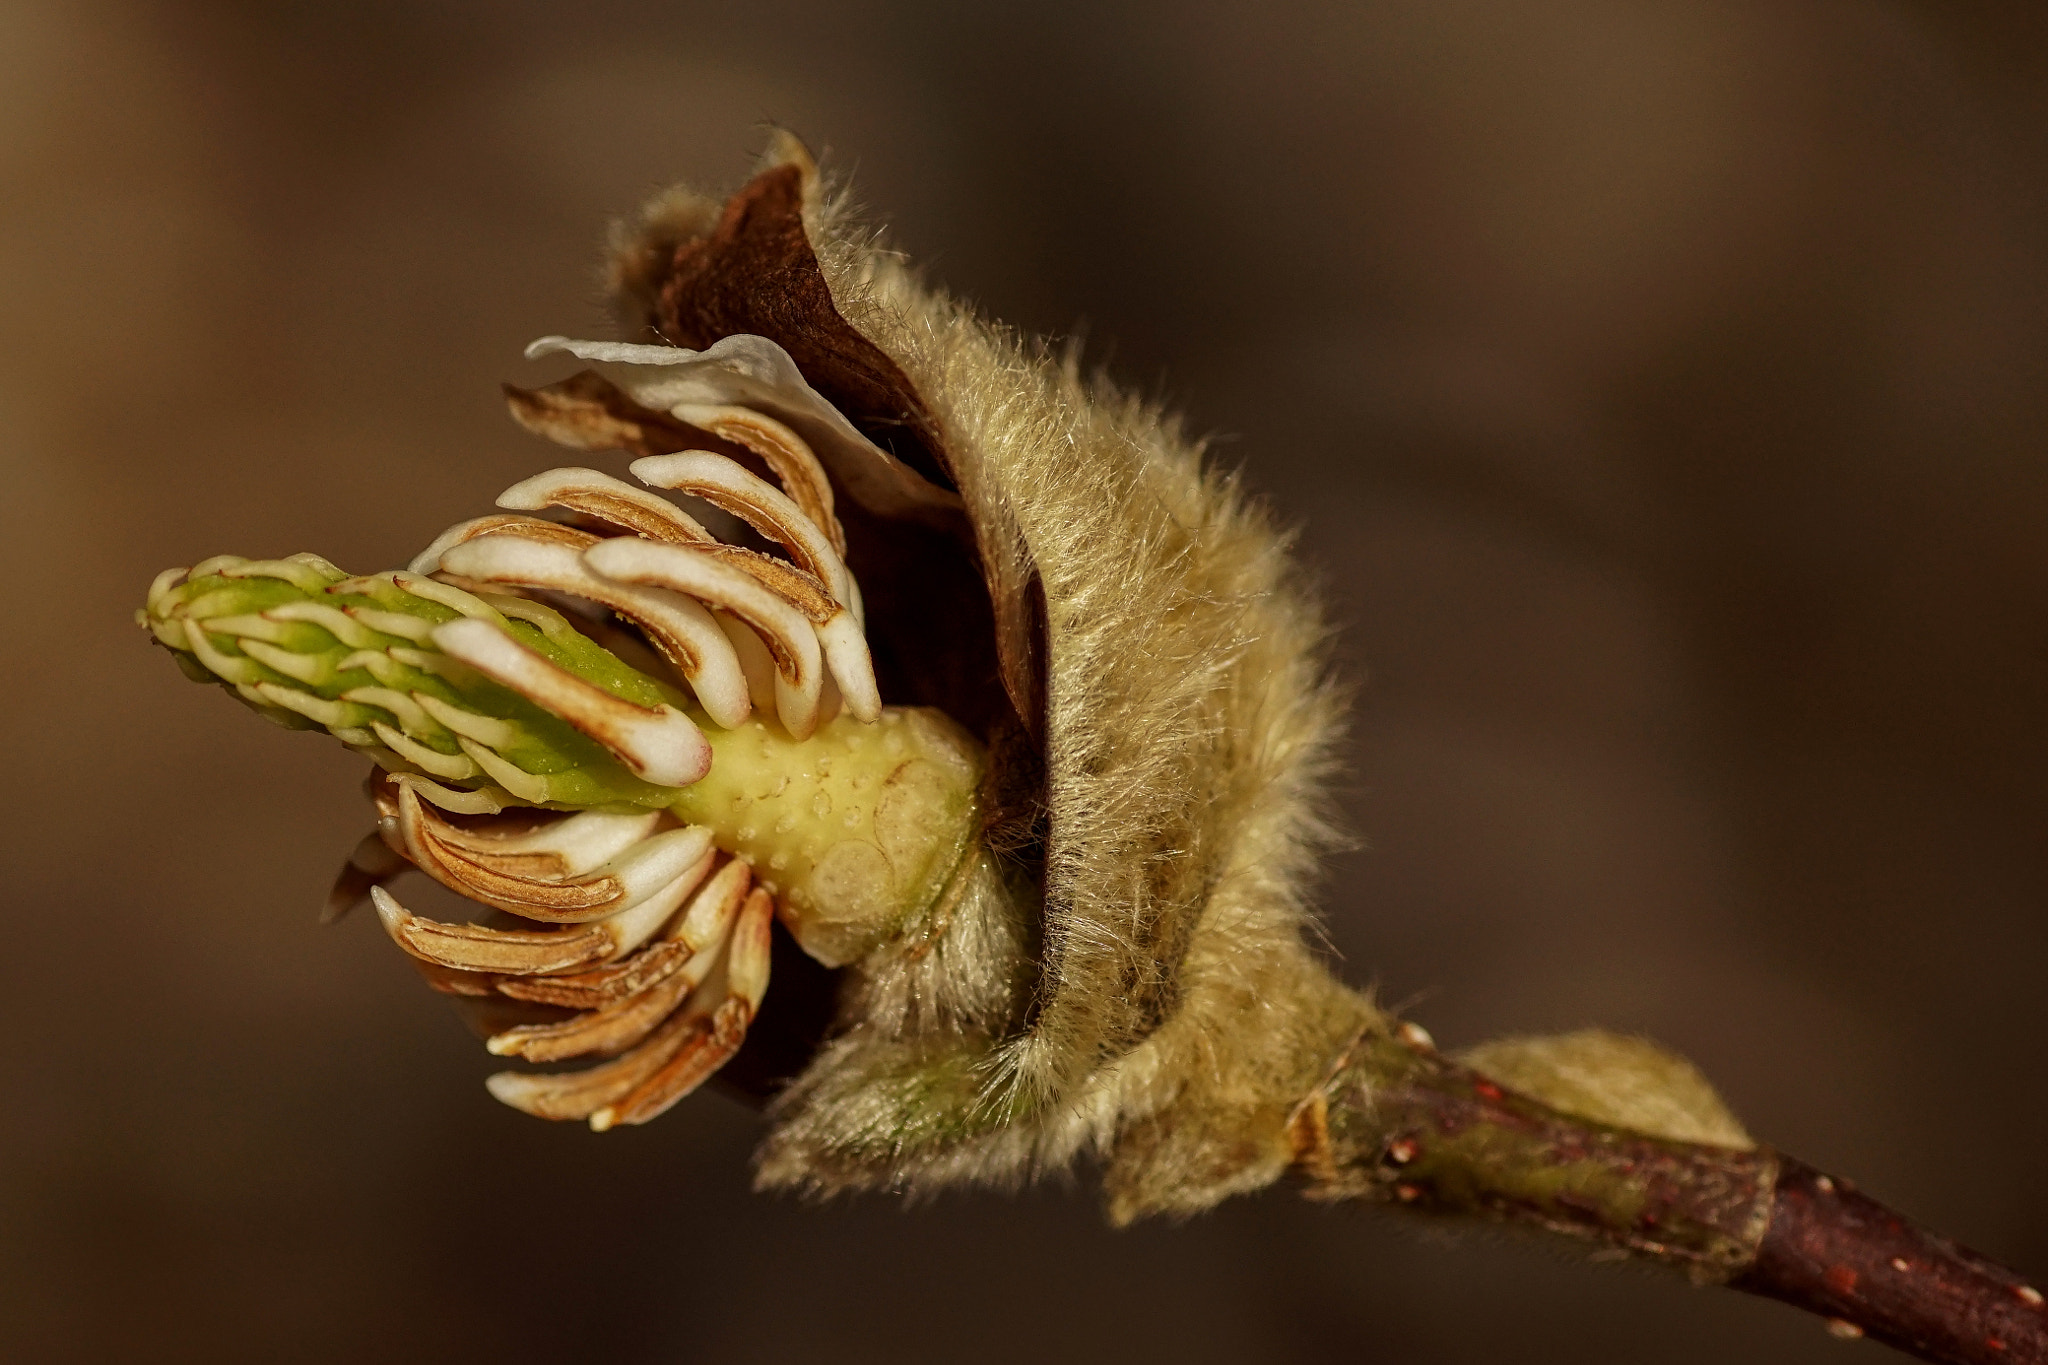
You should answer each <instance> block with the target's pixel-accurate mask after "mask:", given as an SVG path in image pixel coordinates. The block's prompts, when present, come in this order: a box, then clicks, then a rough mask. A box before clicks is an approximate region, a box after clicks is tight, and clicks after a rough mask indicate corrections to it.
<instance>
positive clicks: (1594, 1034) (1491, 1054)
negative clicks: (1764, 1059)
mask: <svg viewBox="0 0 2048 1365" xmlns="http://www.w3.org/2000/svg"><path fill="white" fill-rule="evenodd" d="M1459 1060H1460V1061H1462V1062H1464V1063H1465V1065H1467V1066H1470V1067H1474V1068H1476V1069H1478V1070H1480V1071H1484V1072H1485V1073H1486V1074H1487V1075H1489V1076H1492V1077H1493V1078H1494V1079H1495V1080H1498V1081H1500V1082H1501V1083H1502V1084H1504V1085H1507V1086H1509V1087H1511V1088H1513V1089H1516V1090H1519V1091H1521V1092H1522V1093H1523V1094H1525V1095H1533V1096H1535V1097H1536V1098H1537V1099H1539V1100H1542V1101H1543V1102H1544V1103H1545V1104H1548V1105H1550V1106H1551V1107H1553V1108H1555V1109H1560V1110H1562V1111H1564V1112H1565V1113H1567V1114H1576V1115H1577V1116H1578V1117H1580V1118H1583V1119H1592V1120H1594V1121H1595V1122H1597V1123H1608V1124H1613V1125H1614V1126H1615V1127H1617V1128H1629V1129H1633V1130H1634V1131H1636V1132H1639V1133H1649V1134H1652V1135H1653V1136H1656V1137H1662V1138H1670V1139H1673V1140H1674V1141H1677V1142H1704V1143H1709V1144H1711V1145H1713V1146H1716V1147H1738V1148H1743V1149H1748V1148H1751V1147H1754V1146H1755V1145H1756V1143H1755V1142H1754V1141H1752V1140H1751V1138H1750V1136H1749V1133H1748V1132H1747V1131H1746V1130H1744V1128H1743V1126H1742V1123H1741V1121H1740V1120H1739V1119H1737V1118H1736V1117H1735V1115H1734V1114H1733V1113H1731V1112H1730V1111H1729V1109H1728V1106H1727V1105H1726V1104H1724V1103H1722V1100H1721V1097H1720V1096H1719V1095H1717V1094H1715V1093H1714V1088H1713V1086H1711V1085H1709V1084H1708V1083H1707V1078H1706V1077H1705V1076H1702V1075H1701V1074H1700V1071H1699V1068H1698V1067H1696V1066H1694V1065H1693V1064H1692V1063H1691V1062H1689V1061H1687V1060H1686V1059H1685V1058H1683V1057H1681V1056H1679V1055H1678V1054H1677V1053H1675V1052H1672V1051H1669V1050H1668V1049H1666V1048H1662V1047H1659V1046H1658V1045H1657V1044H1655V1043H1653V1042H1651V1041H1650V1040H1649V1039H1647V1038H1631V1037H1628V1036H1626V1035H1624V1034H1619V1033H1609V1032H1607V1031H1606V1030H1605V1029H1580V1030H1578V1031H1577V1032H1575V1033H1559V1034H1552V1035H1546V1036H1542V1037H1534V1038H1498V1039H1495V1040H1493V1041H1492V1042H1487V1043H1481V1044H1480V1045H1479V1046H1478V1047H1475V1048H1472V1049H1470V1050H1468V1051H1466V1052H1465V1053H1463V1054H1461V1055H1460V1057H1459Z"/></svg>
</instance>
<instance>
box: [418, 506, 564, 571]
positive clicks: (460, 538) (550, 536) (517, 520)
mask: <svg viewBox="0 0 2048 1365" xmlns="http://www.w3.org/2000/svg"><path fill="white" fill-rule="evenodd" d="M501 532H511V533H514V534H517V535H521V536H524V537H526V538H527V539H529V540H537V541H541V542H543V543H545V544H549V545H567V546H570V547H572V548H574V549H577V550H581V549H582V548H583V547H584V546H586V545H588V544H590V543H591V542H592V541H595V540H597V539H598V537H597V536H594V535H592V534H591V533H590V532H588V531H579V530H577V529H576V528H575V527H574V526H564V525H562V524H561V523H560V522H554V521H542V520H541V519H540V518H539V517H522V516H517V515H515V514H513V513H509V512H494V513H492V514H491V515H489V516H485V517H474V518H472V519H471V520H469V521H459V522H457V523H455V525H453V526H451V527H449V528H448V529H447V530H445V531H443V532H442V533H441V534H440V535H438V536H435V537H434V540H433V543H432V544H430V545H428V546H427V548H426V549H424V550H421V551H420V552H419V553H418V554H416V555H414V556H413V560H412V564H411V565H410V566H409V567H410V568H411V569H412V571H413V572H414V573H416V574H431V573H439V572H440V571H441V556H442V555H444V554H446V553H448V551H450V550H452V549H454V548H455V547H456V546H457V545H465V544H467V543H469V542H470V541H472V540H475V539H477V538H479V537H481V536H489V535H497V534H499V533H501Z"/></svg>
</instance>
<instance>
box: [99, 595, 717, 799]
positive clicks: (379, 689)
mask: <svg viewBox="0 0 2048 1365" xmlns="http://www.w3.org/2000/svg"><path fill="white" fill-rule="evenodd" d="M137 620H138V621H139V622H140V623H141V624H142V625H143V626H145V627H146V628H147V629H148V630H149V631H150V632H151V634H153V635H154V636H155V637H156V639H157V640H158V641H159V642H160V643H162V644H164V645H166V646H168V647H169V648H170V649H171V650H173V651H174V652H175V654H176V656H177V658H178V661H179V664H180V667H182V668H183V669H184V671H185V672H186V674H187V675H188V676H190V677H193V678H195V679H198V680H200V681H206V682H218V683H220V684H221V685H222V686H224V687H226V688H228V689H229V690H231V691H232V692H234V693H235V695H236V696H238V697H239V698H241V700H242V701H244V702H246V703H247V704H248V705H249V706H250V707H251V708H253V709H254V710H256V711H257V712H258V713H259V714H261V715H263V716H265V717H266V718H268V719H270V720H273V721H275V722H277V723H278V724H280V725H283V726H285V727H287V728H290V729H316V728H317V729H325V730H327V731H328V732H329V733H331V734H332V735H334V736H335V738H337V739H339V740H341V741H342V743H344V744H346V745H348V746H349V747H350V748H352V749H355V750H357V751H359V752H361V753H363V754H366V755H368V756H369V757H370V758H372V759H374V760H375V761H376V762H377V763H378V764H379V765H380V766H382V767H384V768H386V769H388V770H390V771H393V772H404V773H415V774H419V775H421V776H423V777H426V778H429V779H431V780H432V781H433V782H435V783H436V784H440V785H443V786H445V787H447V788H452V789H453V791H451V792H450V793H449V796H450V798H451V799H450V800H448V801H445V802H444V804H447V805H449V806H450V807H451V808H454V809H465V808H466V809H472V810H478V811H481V810H489V809H493V808H496V807H502V806H506V805H514V804H520V805H533V806H547V807H552V808H556V809H575V808H584V807H591V806H609V805H620V804H625V805H634V806H651V807H663V806H667V805H669V804H670V803H672V802H673V801H674V800H675V798H676V795H677V792H676V788H678V787H680V786H683V785H685V784H687V783H689V782H694V781H696V780H697V779H698V778H700V777H702V776H703V774H704V772H705V771H706V770H707V769H708V768H709V766H710V762H711V752H710V747H709V745H708V744H706V742H705V740H704V737H703V735H702V734H701V732H700V731H699V730H698V728H697V726H696V725H695V723H694V722H692V721H691V719H690V718H689V717H688V716H687V715H685V714H684V713H683V711H682V710H681V709H680V705H681V702H682V697H681V695H680V694H679V693H677V692H676V691H675V690H674V689H672V688H670V687H667V686H665V685H664V684H662V683H660V682H657V681H656V680H655V679H653V678H650V677H648V676H647V675H646V674H644V673H641V672H640V671H638V670H637V669H634V668H632V667H630V666H629V665H627V664H625V663H623V662H622V661H620V660H619V659H618V658H617V657H616V656H614V655H613V654H612V653H610V652H609V651H608V650H606V649H604V648H603V647H602V646H601V645H598V644H597V643H596V642H594V641H592V640H591V639H589V638H588V637H586V636H584V635H582V634H581V633H579V632H578V631H577V630H576V629H575V628H574V627H573V626H571V625H570V624H569V622H568V620H567V619H566V618H564V617H563V616H562V615H561V614H560V613H559V612H556V611H554V610H552V609H551V608H549V607H546V606H543V605H542V604H540V603H538V602H534V601H530V600H527V599H525V598H516V597H510V596H500V595H497V594H489V595H479V594H475V593H470V592H465V591H463V590H462V589H460V588H456V587H452V586H450V585H448V584H445V583H440V582H437V581H435V580H433V579H430V578H425V577H422V576H420V575H417V574H412V573H408V572H406V571H404V570H397V571H394V572H390V573H382V574H371V575H367V576H364V577H350V576H349V575H347V574H345V573H343V572H342V571H341V570H340V569H337V568H336V567H335V566H334V565H332V564H330V563H328V562H327V561H326V560H324V559H321V558H319V557H318V556H315V555H294V556H292V557H290V558H289V559H280V560H249V559H241V558H237V557H235V556H231V555H223V556H219V557H216V558H214V559H209V560H207V561H205V562H204V563H202V564H198V565H195V566H194V567H193V568H192V569H190V570H177V569H173V570H169V571H167V572H165V573H164V574H161V575H159V576H158V578H157V580H156V582H155V583H154V584H152V585H151V587H150V591H149V599H148V603H147V605H146V606H145V607H144V608H143V610H142V611H141V612H139V613H137ZM458 793H469V794H471V795H469V796H468V797H467V798H466V799H465V798H464V797H463V796H461V795H458Z"/></svg>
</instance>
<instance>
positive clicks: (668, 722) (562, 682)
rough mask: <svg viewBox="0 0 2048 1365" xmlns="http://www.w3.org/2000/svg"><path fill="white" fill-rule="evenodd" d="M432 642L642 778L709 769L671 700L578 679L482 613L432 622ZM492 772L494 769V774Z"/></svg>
mask: <svg viewBox="0 0 2048 1365" xmlns="http://www.w3.org/2000/svg"><path fill="white" fill-rule="evenodd" d="M434 644H435V645H436V646H437V647H439V648H440V649H441V650H442V652H444V653H446V654H447V655H449V656H450V657H451V658H454V659H457V660H459V661H461V662H462V663H465V664H468V665H469V666H470V667H471V668H474V669H476V670H477V671H478V672H480V673H482V674H484V675H485V676H487V677H490V678H493V679H495V680H496V681H498V682H500V683H503V684H504V685H505V686H507V687H509V688H511V689H512V690H513V691H515V692H517V693H519V694H520V695H521V696H523V697H525V698H526V699H527V700H529V701H531V702H532V703H534V705H536V706H538V707H540V708H541V709H542V710H544V711H547V712H550V713H551V714H553V715H557V716H560V717H561V718H562V719H563V720H565V721H567V722H568V723H569V724H571V725H573V726H575V727H576V728H577V729H578V730H581V731H582V732H583V733H584V734H586V735H589V736H590V737H591V738H592V739H594V740H596V741H597V742H598V743H599V744H602V745H604V747H605V748H607V749H609V750H610V751H611V752H612V753H613V754H614V755H616V756H617V757H618V759H619V761H620V762H621V763H624V764H625V765H626V766H627V767H628V768H630V769H632V770H633V771H634V772H635V773H637V774H638V775H639V776H641V777H642V778H644V779H646V780H647V781H649V782H653V783H656V784H658V785H661V786H666V787H684V786H688V785H689V784H690V783H692V782H695V781H697V780H698V779H699V778H701V777H703V776H704V774H705V773H708V772H710V771H711V746H710V744H708V743H707V742H706V741H705V739H704V735H703V733H702V732H701V731H700V730H698V729H697V727H696V725H695V724H694V723H693V722H692V721H691V720H690V718H689V717H688V716H686V715H684V714H683V713H682V712H681V711H678V710H676V709H675V708H674V707H673V706H668V705H663V706H662V707H660V708H659V709H658V710H652V711H650V710H648V709H647V708H645V707H642V706H635V705H634V704H633V703H631V702H629V701H623V700H621V699H620V698H618V697H615V696H613V695H612V694H611V693H609V692H607V691H605V690H604V689H603V688H601V687H596V686H593V685H592V684H590V683H587V682H585V681H583V679H581V678H579V677H577V676H576V675H575V674H573V673H571V672H569V671H568V670H567V669H564V668H560V667H558V666H556V665H555V664H554V663H552V662H550V661H549V660H547V659H544V658H542V657H541V656H540V655H538V654H536V653H534V652H533V651H532V650H530V649H528V648H526V646H524V645H522V644H520V643H519V642H518V641H517V640H514V639H513V638H512V637H511V636H510V635H507V634H506V633H505V632H504V631H502V630H500V629H498V628H497V627H496V626H494V625H492V624H491V623H490V622H488V621H478V620H474V619H472V618H468V617H465V618H463V619H461V620H456V621H449V622H446V623H445V624H443V625H440V626H437V627H436V628H435V630H434ZM493 775H494V776H495V774H493Z"/></svg>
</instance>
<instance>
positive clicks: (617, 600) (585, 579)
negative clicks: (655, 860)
mask: <svg viewBox="0 0 2048 1365" xmlns="http://www.w3.org/2000/svg"><path fill="white" fill-rule="evenodd" d="M620 539H621V540H626V541H630V542H631V543H635V544H651V543H652V542H643V541H639V540H638V539H637V538H635V537H621V538H620ZM605 543H606V542H604V541H595V540H594V541H593V542H592V548H595V547H596V546H597V545H601V544H605ZM441 562H442V564H443V565H444V566H445V567H446V568H447V569H448V570H449V572H451V573H456V574H460V575H461V576H462V577H464V578H469V579H474V580H476V581H478V582H483V583H506V584H518V585H523V586H527V587H537V588H551V589H554V590H555V591H558V592H567V593H574V594H576V595H578V596H581V597H585V598H588V599H590V600H591V601H593V602H599V603H602V604H603V605H605V606H607V607H610V608H612V609H613V610H614V611H617V612H619V613H620V614H621V615H623V616H626V617H628V618H630V619H631V620H632V621H633V622H635V623H636V624H637V625H639V626H640V627H641V629H642V630H644V631H645V632H646V633H647V635H648V638H649V639H651V640H652V641H653V642H654V644H655V646H656V648H658V649H660V650H661V652H662V654H663V655H664V656H666V657H667V659H668V661H669V662H670V663H672V664H674V665H675V667H676V670H677V671H678V672H679V673H681V674H682V675H683V678H684V679H685V680H686V681H687V682H688V683H689V684H690V688H691V690H692V691H694V692H695V693H696V694H697V699H698V700H699V701H700V702H702V703H703V705H704V710H705V713H706V714H708V715H709V716H710V717H711V719H712V720H714V721H716V722H717V723H718V724H720V725H722V726H724V727H725V728H727V729H732V728H733V727H735V726H738V725H740V724H742V723H743V722H745V720H746V719H747V716H748V715H749V714H750V713H751V711H752V708H753V703H752V701H751V699H750V698H749V697H748V695H747V682H746V674H745V672H744V671H743V670H742V669H741V667H740V661H739V656H738V655H736V654H734V653H733V649H732V645H731V642H730V641H728V640H727V639H726V636H725V632H723V631H721V630H720V629H719V628H718V623H717V622H715V621H713V620H712V619H711V614H710V613H709V612H707V611H706V610H704V608H703V607H702V606H700V605H699V604H698V603H696V602H694V601H692V600H690V599H689V598H688V597H682V596H678V595H676V594H674V593H671V592H666V591H663V590H662V589H661V588H659V587H652V588H650V587H634V586H630V585H626V584H621V583H618V582H613V581H607V580H606V579H604V578H603V577H601V576H599V575H596V574H592V573H591V572H590V571H589V570H588V569H587V568H586V567H585V566H584V562H583V559H582V557H581V555H580V554H578V553H577V551H576V550H574V549H572V548H571V547H569V546H567V545H558V544H551V543H545V542H540V541H534V540H529V539H527V538H526V537H524V536H520V535H491V536H484V537H482V538H481V539H478V540H471V541H467V542H465V543H463V544H461V545H457V546H454V547H452V548H451V549H449V550H448V551H447V552H446V553H445V554H444V555H442V557H441Z"/></svg>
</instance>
